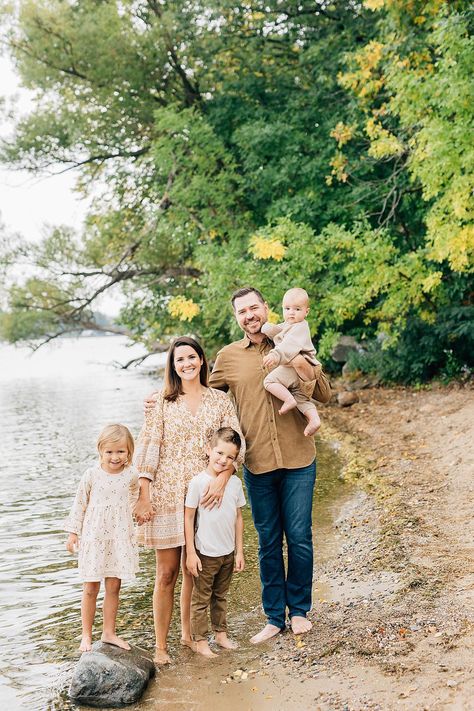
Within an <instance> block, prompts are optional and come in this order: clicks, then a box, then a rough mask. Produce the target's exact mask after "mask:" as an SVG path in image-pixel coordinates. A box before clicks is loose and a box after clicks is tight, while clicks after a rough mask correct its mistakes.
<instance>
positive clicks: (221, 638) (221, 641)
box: [215, 632, 239, 649]
mask: <svg viewBox="0 0 474 711" xmlns="http://www.w3.org/2000/svg"><path fill="white" fill-rule="evenodd" d="M215 638H216V643H217V644H218V645H219V647H222V648H223V649H237V647H238V646H239V645H238V644H237V642H234V641H233V640H231V639H229V638H228V636H227V632H216V633H215Z"/></svg>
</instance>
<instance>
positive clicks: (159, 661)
mask: <svg viewBox="0 0 474 711" xmlns="http://www.w3.org/2000/svg"><path fill="white" fill-rule="evenodd" d="M153 662H154V663H155V664H156V666H157V667H162V666H164V665H165V664H171V657H170V655H169V654H168V652H167V651H166V649H160V647H155V654H154V656H153Z"/></svg>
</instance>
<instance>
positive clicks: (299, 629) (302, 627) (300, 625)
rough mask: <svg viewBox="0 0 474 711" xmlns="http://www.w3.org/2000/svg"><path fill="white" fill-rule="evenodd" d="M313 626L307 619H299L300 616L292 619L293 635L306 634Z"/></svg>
mask: <svg viewBox="0 0 474 711" xmlns="http://www.w3.org/2000/svg"><path fill="white" fill-rule="evenodd" d="M312 626H313V625H312V624H311V622H310V621H309V620H307V619H306V617H299V616H298V615H295V617H292V618H291V630H292V632H293V634H305V633H306V632H309V631H310V629H311V627H312Z"/></svg>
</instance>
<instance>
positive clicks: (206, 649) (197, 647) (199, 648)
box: [191, 639, 217, 658]
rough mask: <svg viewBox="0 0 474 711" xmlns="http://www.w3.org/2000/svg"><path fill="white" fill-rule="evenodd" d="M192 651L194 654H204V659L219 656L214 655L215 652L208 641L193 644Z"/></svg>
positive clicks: (202, 640) (203, 640)
mask: <svg viewBox="0 0 474 711" xmlns="http://www.w3.org/2000/svg"><path fill="white" fill-rule="evenodd" d="M191 649H192V650H193V652H197V653H198V654H202V656H203V657H208V658H211V657H217V654H214V652H213V651H212V649H211V648H210V646H209V643H208V641H207V639H200V640H199V641H198V642H193V646H192V647H191Z"/></svg>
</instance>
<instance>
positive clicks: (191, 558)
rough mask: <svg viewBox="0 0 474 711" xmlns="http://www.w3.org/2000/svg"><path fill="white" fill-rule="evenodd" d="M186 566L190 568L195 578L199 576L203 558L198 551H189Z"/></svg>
mask: <svg viewBox="0 0 474 711" xmlns="http://www.w3.org/2000/svg"><path fill="white" fill-rule="evenodd" d="M186 568H187V569H188V570H189V572H190V573H191V575H192V576H193V577H194V578H198V577H199V573H200V572H201V570H202V563H201V559H200V558H199V556H198V554H197V553H196V552H194V553H188V555H187V556H186Z"/></svg>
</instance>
